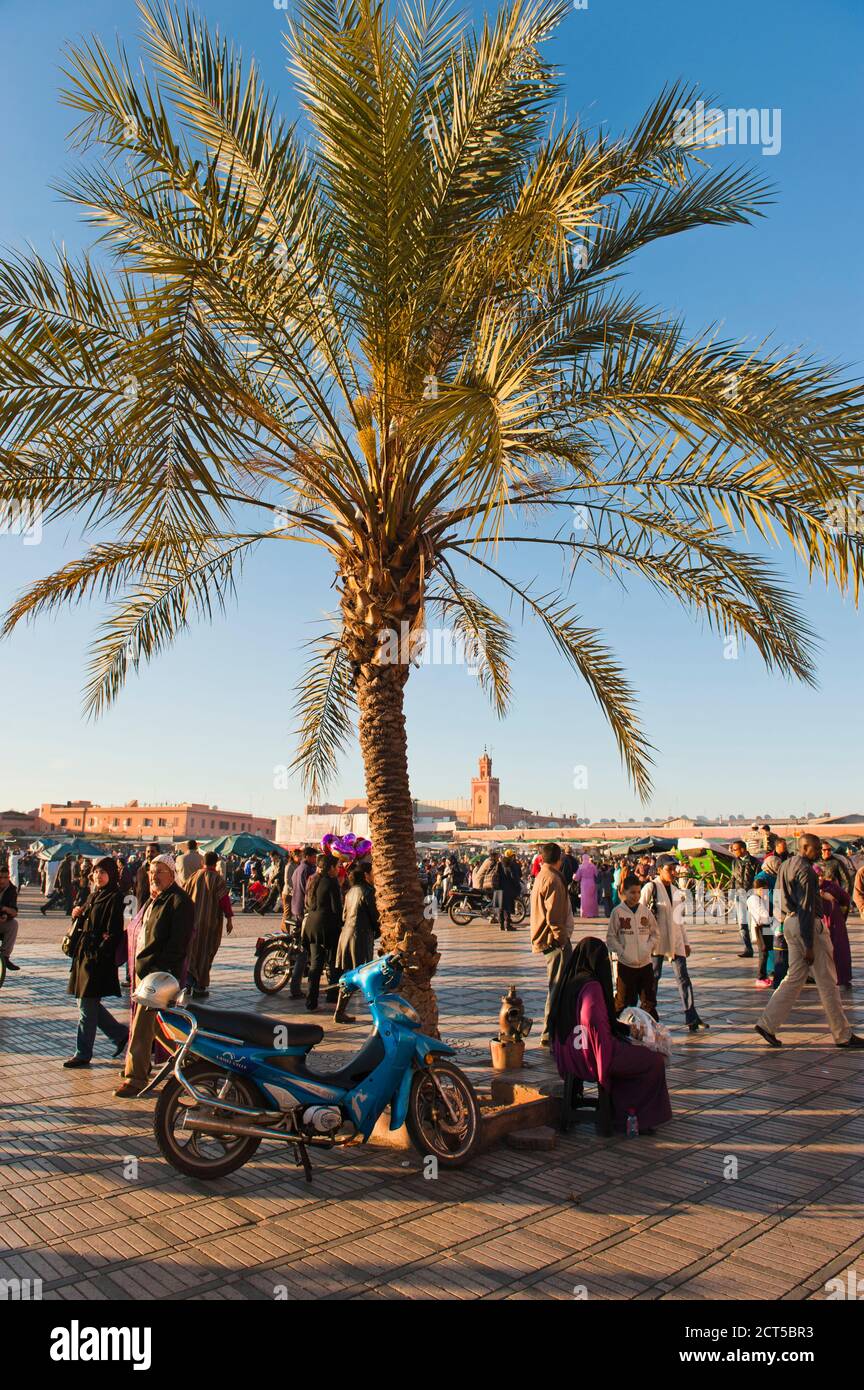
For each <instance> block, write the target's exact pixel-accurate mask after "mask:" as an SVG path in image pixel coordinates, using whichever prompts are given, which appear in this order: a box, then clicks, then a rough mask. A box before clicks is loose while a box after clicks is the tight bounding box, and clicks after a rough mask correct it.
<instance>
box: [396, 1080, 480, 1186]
mask: <svg viewBox="0 0 864 1390" xmlns="http://www.w3.org/2000/svg"><path fill="white" fill-rule="evenodd" d="M405 1124H406V1127H407V1129H408V1133H409V1135H410V1136H411V1142H412V1144H413V1145H414V1147H415V1149H417V1151H418V1153H421V1154H422V1155H423V1157H424V1158H427V1157H429V1156H431V1157H433V1158H435V1159H437V1161H438V1164H439V1165H440V1167H442V1168H461V1167H462V1165H463V1164H465V1163H467V1162H468V1161H469V1159H471V1158H472V1157H473V1155H474V1151H475V1149H476V1148H477V1145H478V1143H479V1141H480V1106H479V1104H478V1102H477V1097H476V1095H475V1094H474V1087H473V1086H472V1085H471V1082H470V1081H469V1080H468V1078H467V1076H465V1074H464V1073H463V1072H461V1071H460V1070H459V1068H458V1067H457V1066H456V1065H455V1063H453V1062H445V1061H436V1062H435V1063H434V1064H433V1065H432V1066H431V1067H430V1066H427V1067H422V1068H421V1069H420V1070H418V1071H417V1072H415V1074H414V1079H413V1081H412V1083H411V1095H410V1097H409V1101H408V1114H407V1115H406V1117H405Z"/></svg>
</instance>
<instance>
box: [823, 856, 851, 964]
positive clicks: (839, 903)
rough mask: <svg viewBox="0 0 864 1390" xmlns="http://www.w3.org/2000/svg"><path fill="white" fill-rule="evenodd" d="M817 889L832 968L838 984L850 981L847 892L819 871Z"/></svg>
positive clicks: (834, 880)
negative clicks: (832, 951) (832, 952)
mask: <svg viewBox="0 0 864 1390" xmlns="http://www.w3.org/2000/svg"><path fill="white" fill-rule="evenodd" d="M819 869H820V866H819V865H818V864H817V865H816V872H817V874H819V891H820V893H821V894H822V921H823V923H824V925H825V927H826V929H827V932H828V935H829V936H830V937H831V945H832V947H833V950H834V969H835V970H836V971H837V983H838V985H841V986H845V985H851V983H852V948H851V946H850V945H849V932H848V930H847V928H846V913H847V912H848V910H849V894H848V893H847V892H846V889H845V888H841V887H840V884H839V883H838V882H837V881H836V879H833V878H827V877H826V876H825V874H823V873H819Z"/></svg>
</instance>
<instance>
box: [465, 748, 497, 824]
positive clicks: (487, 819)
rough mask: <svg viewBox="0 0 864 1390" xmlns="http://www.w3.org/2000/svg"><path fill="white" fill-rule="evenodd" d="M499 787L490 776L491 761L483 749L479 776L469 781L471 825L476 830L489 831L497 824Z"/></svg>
mask: <svg viewBox="0 0 864 1390" xmlns="http://www.w3.org/2000/svg"><path fill="white" fill-rule="evenodd" d="M499 801H500V787H499V784H498V778H497V777H493V776H492V759H491V758H490V757H489V754H488V753H487V752H486V749H485V748H484V749H483V756H482V758H481V759H480V776H479V777H472V779H471V825H472V826H473V827H474V828H475V829H477V830H491V829H492V827H493V826H495V825H497V823H498V806H499Z"/></svg>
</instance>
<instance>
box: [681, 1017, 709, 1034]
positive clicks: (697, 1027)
mask: <svg viewBox="0 0 864 1390" xmlns="http://www.w3.org/2000/svg"><path fill="white" fill-rule="evenodd" d="M687 1026H688V1028H689V1029H690V1032H691V1033H707V1032H708V1030H709V1029H710V1027H711V1024H710V1023H705V1022H704V1021H703V1020H702V1019H701V1018H697V1019H696V1022H695V1023H690V1024H688V1025H687Z"/></svg>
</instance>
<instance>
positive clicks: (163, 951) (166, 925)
mask: <svg viewBox="0 0 864 1390" xmlns="http://www.w3.org/2000/svg"><path fill="white" fill-rule="evenodd" d="M141 928H142V941H143V945H142V946H141V949H140V951H139V952H138V956H137V958H136V961H135V974H136V976H137V977H138V979H139V980H143V979H144V978H145V976H147V975H150V974H152V973H153V972H154V971H161V970H164V971H166V972H167V973H168V974H169V975H173V976H175V978H176V979H178V980H180V979H182V975H183V966H184V964H185V962H186V956H187V954H188V951H189V943H190V942H191V940H192V933H193V931H194V930H195V908H194V906H193V904H192V899H191V898H190V897H189V896H188V894H186V893H184V892H183V889H182V888H180V887H178V885H177V884H176V883H175V881H174V859H173V857H172V856H171V855H170V854H160V855H157V856H156V858H155V859H154V860H153V861H152V862H151V864H150V901H149V903H148V904H147V907H146V909H145V912H144V917H143V920H142V923H141ZM155 1029H156V1013H155V1011H154V1010H153V1009H143V1008H141V1007H139V1008H138V1009H136V1011H135V1017H134V1018H133V1020H132V1028H131V1031H130V1034H129V1051H128V1052H127V1054H126V1065H125V1067H124V1069H123V1082H122V1084H121V1085H120V1086H118V1087H117V1090H116V1091H115V1092H114V1094H115V1096H119V1097H121V1098H122V1099H124V1100H128V1099H130V1098H131V1097H133V1096H137V1095H138V1094H139V1092H140V1091H143V1089H144V1087H145V1086H146V1085H147V1078H148V1076H149V1075H150V1054H151V1052H152V1051H153V1034H154V1032H155Z"/></svg>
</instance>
